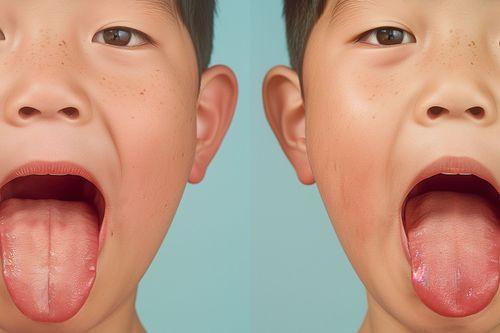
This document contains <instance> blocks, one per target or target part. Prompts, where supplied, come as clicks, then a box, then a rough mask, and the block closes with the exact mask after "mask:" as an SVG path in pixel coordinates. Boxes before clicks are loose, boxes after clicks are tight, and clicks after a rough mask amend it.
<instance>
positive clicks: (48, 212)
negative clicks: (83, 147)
mask: <svg viewBox="0 0 500 333" xmlns="http://www.w3.org/2000/svg"><path fill="white" fill-rule="evenodd" d="M98 233H99V231H98V217H97V214H96V212H95V211H94V208H93V207H92V206H90V205H88V204H87V203H85V202H81V201H61V200H52V199H50V200H31V199H8V200H5V201H3V202H1V203H0V242H1V249H2V262H3V276H4V280H5V283H6V285H7V290H8V291H9V294H10V295H11V297H12V300H13V301H14V303H15V304H16V306H17V307H18V309H19V310H20V311H21V312H22V313H24V314H25V315H26V316H28V317H29V318H31V319H32V320H36V321H43V322H61V321H64V320H67V319H69V318H71V317H72V316H73V315H75V314H76V313H77V312H78V310H80V308H81V307H82V306H83V304H84V303H85V301H86V299H87V297H88V295H89V292H90V289H91V287H92V284H93V282H94V278H95V267H96V262H97V248H98Z"/></svg>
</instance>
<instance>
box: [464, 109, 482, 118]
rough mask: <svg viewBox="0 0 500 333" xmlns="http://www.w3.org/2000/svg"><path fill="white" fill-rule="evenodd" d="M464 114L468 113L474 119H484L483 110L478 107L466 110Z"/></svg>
mask: <svg viewBox="0 0 500 333" xmlns="http://www.w3.org/2000/svg"><path fill="white" fill-rule="evenodd" d="M466 112H469V113H470V114H472V115H473V116H474V117H476V118H479V119H481V118H483V117H484V109H483V108H482V107H480V106H475V107H472V108H468V109H467V110H466Z"/></svg>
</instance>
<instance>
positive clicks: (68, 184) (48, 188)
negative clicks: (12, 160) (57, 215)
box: [0, 175, 105, 229]
mask: <svg viewBox="0 0 500 333" xmlns="http://www.w3.org/2000/svg"><path fill="white" fill-rule="evenodd" d="M10 198H19V199H35V200H36V199H55V200H62V201H84V202H86V203H88V204H89V205H90V206H92V207H93V208H94V209H95V211H96V212H97V216H98V217H99V229H100V227H101V225H102V221H103V218H104V210H105V202H104V197H103V195H102V193H101V191H99V189H98V188H97V187H96V186H95V185H94V184H92V183H91V182H90V181H88V180H87V179H85V178H84V177H81V176H78V175H28V176H21V177H17V178H15V179H13V180H11V181H10V182H8V183H7V184H5V185H4V186H3V187H2V188H0V202H2V201H4V200H7V199H10Z"/></svg>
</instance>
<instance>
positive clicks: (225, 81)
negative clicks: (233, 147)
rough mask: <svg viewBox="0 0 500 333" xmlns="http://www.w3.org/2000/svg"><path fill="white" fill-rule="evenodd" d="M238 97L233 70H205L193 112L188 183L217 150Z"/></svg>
mask: <svg viewBox="0 0 500 333" xmlns="http://www.w3.org/2000/svg"><path fill="white" fill-rule="evenodd" d="M237 99H238V82H237V80H236V76H235V75H234V73H233V71H232V70H231V69H230V68H229V67H226V66H222V65H216V66H213V67H210V68H208V69H206V70H205V71H204V72H203V74H202V76H201V82H200V91H199V94H198V104H197V111H196V138H197V143H196V151H195V156H194V163H193V167H192V169H191V173H190V175H189V182H190V183H192V184H196V183H199V182H201V181H202V179H203V177H204V176H205V172H206V170H207V167H208V164H209V163H210V161H211V160H212V158H213V157H214V155H215V153H216V152H217V150H218V149H219V146H220V144H221V142H222V139H223V138H224V135H225V134H226V132H227V130H228V128H229V125H230V124H231V120H232V119H233V114H234V109H235V107H236V101H237Z"/></svg>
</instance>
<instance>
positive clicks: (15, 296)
mask: <svg viewBox="0 0 500 333" xmlns="http://www.w3.org/2000/svg"><path fill="white" fill-rule="evenodd" d="M4 279H5V280H6V285H7V291H8V292H9V294H10V296H11V299H12V301H13V302H14V304H15V305H16V307H17V309H18V310H19V311H20V312H21V313H22V314H24V315H25V316H26V317H28V318H29V319H31V320H33V321H36V322H45V323H60V322H64V321H67V320H69V319H71V318H72V317H74V316H75V315H76V314H77V313H78V312H79V311H80V310H81V308H82V307H83V305H84V304H85V302H86V301H87V299H88V297H89V295H90V291H91V289H92V286H93V284H94V280H95V273H94V275H92V276H90V278H89V280H88V281H87V283H86V284H85V287H83V288H81V289H79V290H78V295H79V297H78V300H77V301H76V302H69V299H71V297H70V296H69V295H68V296H67V297H63V300H54V301H51V302H50V304H42V305H41V306H36V305H35V302H33V300H29V299H25V298H24V297H22V296H21V297H20V295H19V293H18V291H16V290H15V289H16V288H15V287H13V286H11V283H9V278H8V277H6V276H5V272H4ZM59 298H60V297H59ZM61 303H63V305H62V304H61ZM61 305H62V306H61Z"/></svg>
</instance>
